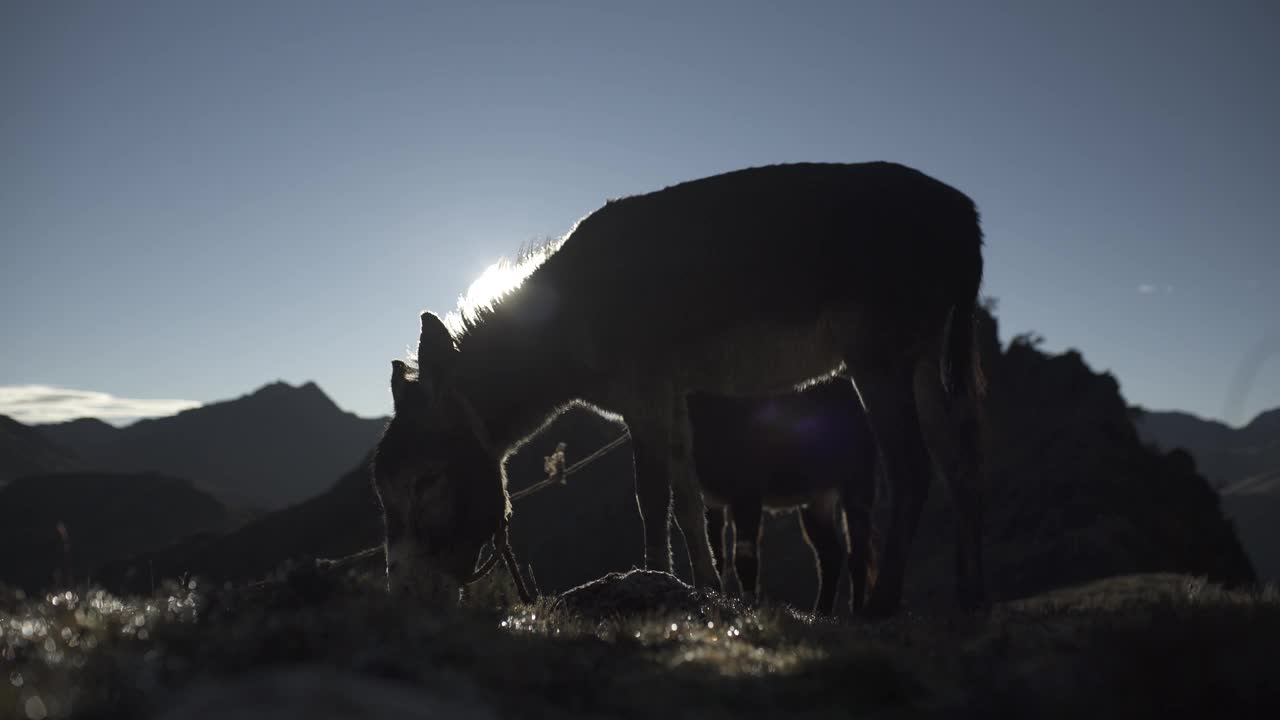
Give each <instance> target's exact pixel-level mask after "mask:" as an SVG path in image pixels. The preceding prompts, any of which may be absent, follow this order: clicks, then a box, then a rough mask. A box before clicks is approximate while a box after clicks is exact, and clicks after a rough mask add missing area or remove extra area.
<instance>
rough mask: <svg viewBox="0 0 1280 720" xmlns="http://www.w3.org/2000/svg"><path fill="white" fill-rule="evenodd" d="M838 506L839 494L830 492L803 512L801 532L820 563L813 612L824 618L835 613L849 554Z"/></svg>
mask: <svg viewBox="0 0 1280 720" xmlns="http://www.w3.org/2000/svg"><path fill="white" fill-rule="evenodd" d="M838 505H839V495H838V494H837V493H836V492H830V493H824V494H823V495H822V496H821V497H819V498H816V499H815V500H814V501H813V502H811V503H809V504H808V505H805V506H804V507H803V508H801V509H800V529H801V530H802V531H803V532H804V536H805V539H806V540H807V541H808V543H809V547H810V548H812V549H813V553H814V556H815V559H816V560H817V569H818V598H817V602H815V603H814V610H813V611H814V612H815V613H818V614H820V615H830V614H832V611H833V610H835V606H836V592H837V591H838V590H839V589H840V573H841V571H842V570H843V569H844V561H845V556H846V555H848V544H847V541H846V539H845V534H844V528H843V527H841V526H839V525H838V524H837V523H838V520H837V518H836V508H837V506H838Z"/></svg>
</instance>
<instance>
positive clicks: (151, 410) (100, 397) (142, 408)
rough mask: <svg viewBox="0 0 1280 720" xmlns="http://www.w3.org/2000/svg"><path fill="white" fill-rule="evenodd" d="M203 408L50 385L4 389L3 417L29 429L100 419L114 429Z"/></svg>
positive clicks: (0, 409) (188, 402)
mask: <svg viewBox="0 0 1280 720" xmlns="http://www.w3.org/2000/svg"><path fill="white" fill-rule="evenodd" d="M194 407H200V403H198V402H195V401H194V400H150V399H146V400H144V399H138V398H121V397H116V396H114V395H111V394H110V393H104V392H96V391H93V390H75V389H72V388H61V387H53V386H50V385H0V415H8V416H9V417H11V418H13V419H14V420H17V421H18V422H21V423H26V424H28V425H33V424H39V423H54V422H63V421H66V420H75V419H76V418H85V417H91V418H98V419H99V420H104V421H106V422H109V423H111V424H113V425H123V424H125V423H127V422H129V421H132V420H139V419H141V418H149V417H163V416H166V415H174V414H176V413H179V412H182V411H183V410H189V409H191V408H194Z"/></svg>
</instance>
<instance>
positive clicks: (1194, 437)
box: [1134, 408, 1280, 582]
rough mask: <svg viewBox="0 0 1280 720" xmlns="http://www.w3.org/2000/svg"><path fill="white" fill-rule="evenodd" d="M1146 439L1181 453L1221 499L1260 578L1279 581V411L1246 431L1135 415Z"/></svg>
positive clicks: (1182, 417)
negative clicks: (1189, 456) (1185, 454)
mask: <svg viewBox="0 0 1280 720" xmlns="http://www.w3.org/2000/svg"><path fill="white" fill-rule="evenodd" d="M1137 415H1138V418H1137V420H1136V421H1135V423H1134V424H1135V425H1136V426H1137V428H1138V433H1139V434H1140V435H1141V436H1142V438H1143V440H1145V441H1146V442H1149V443H1151V444H1153V445H1155V446H1157V447H1160V448H1162V449H1166V450H1172V449H1174V448H1182V449H1184V450H1186V451H1187V452H1189V453H1191V455H1192V456H1193V457H1194V458H1195V460H1196V466H1197V467H1198V468H1199V470H1200V472H1201V473H1202V474H1203V475H1204V476H1205V477H1206V478H1208V480H1209V482H1210V484H1212V485H1213V486H1214V487H1215V488H1217V489H1218V492H1219V494H1220V495H1221V502H1222V510H1223V512H1224V513H1226V515H1227V517H1229V518H1231V520H1232V522H1234V523H1235V526H1236V531H1237V532H1238V533H1239V535H1240V541H1241V542H1242V543H1243V544H1244V546H1245V547H1246V548H1247V549H1248V550H1249V555H1250V557H1251V558H1252V559H1253V563H1254V566H1255V567H1256V568H1257V571H1258V576H1259V578H1261V579H1263V580H1266V581H1269V582H1280V408H1277V409H1274V410H1268V411H1267V412H1264V413H1262V414H1260V415H1258V416H1257V417H1256V418H1254V419H1253V420H1252V421H1251V422H1249V424H1247V425H1245V426H1244V427H1242V428H1232V427H1230V426H1228V425H1226V424H1224V423H1220V422H1217V421H1216V420H1204V419H1202V418H1199V417H1196V416H1195V415H1191V414H1189V413H1184V412H1168V411H1162V412H1153V411H1141V412H1139V413H1137Z"/></svg>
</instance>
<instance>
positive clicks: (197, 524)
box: [0, 472, 228, 591]
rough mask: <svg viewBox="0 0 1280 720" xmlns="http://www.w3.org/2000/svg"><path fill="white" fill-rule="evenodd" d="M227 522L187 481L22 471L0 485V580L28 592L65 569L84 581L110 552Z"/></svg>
mask: <svg viewBox="0 0 1280 720" xmlns="http://www.w3.org/2000/svg"><path fill="white" fill-rule="evenodd" d="M227 523H228V515H227V511H226V508H224V507H223V506H222V504H221V503H219V502H218V501H217V500H215V499H214V498H213V497H212V496H210V495H209V494H208V493H205V492H203V491H201V490H198V489H196V488H194V487H192V485H191V483H190V482H188V481H186V480H181V479H177V478H172V477H166V476H163V475H158V474H154V473H142V474H113V473H90V472H80V473H64V474H57V475H30V476H26V477H22V478H19V479H17V480H14V481H12V482H10V483H9V484H8V485H6V486H4V487H3V488H0V582H4V583H9V584H12V585H17V586H19V587H23V588H26V589H27V590H29V591H35V590H38V589H40V588H42V587H44V586H46V585H48V584H49V583H50V582H52V581H54V580H55V578H58V577H63V578H65V576H66V574H67V573H68V572H69V573H70V575H71V577H72V578H73V579H74V581H76V582H84V581H85V579H86V578H96V577H97V572H98V570H99V569H100V568H101V566H102V565H103V564H104V563H106V562H109V561H111V560H113V559H115V558H119V557H122V556H126V555H131V554H134V553H138V552H141V551H144V550H150V549H154V548H159V547H163V546H164V545H166V544H168V543H171V542H173V541H175V540H177V539H178V538H181V537H185V536H187V535H189V534H191V533H196V532H202V531H222V530H225V529H226V528H227ZM59 525H61V527H62V531H60V530H59ZM63 532H65V535H64V534H63ZM148 571H149V568H143V577H144V578H146V581H147V584H148V587H149V583H150V577H149V576H148V575H149V573H148ZM157 579H158V578H157Z"/></svg>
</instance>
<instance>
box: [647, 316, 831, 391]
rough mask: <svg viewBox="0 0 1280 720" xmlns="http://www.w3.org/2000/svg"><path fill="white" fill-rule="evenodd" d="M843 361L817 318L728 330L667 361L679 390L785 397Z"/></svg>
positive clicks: (693, 344)
mask: <svg viewBox="0 0 1280 720" xmlns="http://www.w3.org/2000/svg"><path fill="white" fill-rule="evenodd" d="M843 357H844V354H843V348H842V347H841V344H840V343H839V342H838V341H837V333H836V332H834V331H833V328H832V325H831V323H830V322H829V320H828V319H827V318H818V319H817V320H816V321H810V322H808V323H794V324H790V323H783V322H777V321H774V322H762V323H758V324H756V325H749V326H737V327H733V328H730V329H728V330H724V331H722V332H720V333H717V334H714V335H712V336H711V337H709V338H705V339H698V340H696V341H693V342H691V343H688V344H685V345H679V346H677V348H676V352H675V353H674V354H673V357H672V358H671V360H672V361H673V362H674V363H675V368H674V375H675V378H676V381H677V384H678V385H680V386H681V387H683V388H684V389H685V390H688V391H702V392H708V393H716V394H720V395H738V396H743V395H765V394H772V393H779V392H786V391H789V390H791V389H793V388H795V387H796V386H797V385H802V384H804V383H807V382H809V381H811V380H814V379H817V378H823V377H829V376H830V375H832V374H833V373H836V372H838V371H839V370H840V369H841V367H842V365H843Z"/></svg>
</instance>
